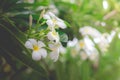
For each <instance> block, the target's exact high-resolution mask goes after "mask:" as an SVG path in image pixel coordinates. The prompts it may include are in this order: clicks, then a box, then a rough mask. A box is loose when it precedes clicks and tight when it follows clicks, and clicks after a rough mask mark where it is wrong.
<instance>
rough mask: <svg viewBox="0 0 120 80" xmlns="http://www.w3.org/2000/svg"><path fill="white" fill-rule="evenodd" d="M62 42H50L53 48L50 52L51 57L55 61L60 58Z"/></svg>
mask: <svg viewBox="0 0 120 80" xmlns="http://www.w3.org/2000/svg"><path fill="white" fill-rule="evenodd" d="M60 46H61V44H60V43H53V44H49V47H50V49H51V50H52V51H51V52H50V58H51V59H52V60H53V61H54V62H55V61H57V60H58V58H59V52H60Z"/></svg>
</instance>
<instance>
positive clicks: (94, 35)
mask: <svg viewBox="0 0 120 80" xmlns="http://www.w3.org/2000/svg"><path fill="white" fill-rule="evenodd" d="M79 32H80V33H81V34H82V35H83V36H86V35H89V36H91V37H92V38H97V37H100V36H101V33H100V32H99V31H98V30H97V29H95V28H92V27H90V26H85V27H82V28H80V29H79Z"/></svg>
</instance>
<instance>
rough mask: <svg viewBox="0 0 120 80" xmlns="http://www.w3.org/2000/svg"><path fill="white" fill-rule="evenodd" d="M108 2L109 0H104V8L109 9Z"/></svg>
mask: <svg viewBox="0 0 120 80" xmlns="http://www.w3.org/2000/svg"><path fill="white" fill-rule="evenodd" d="M108 6H109V5H108V2H107V0H103V8H104V9H108Z"/></svg>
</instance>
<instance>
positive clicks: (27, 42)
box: [25, 41, 33, 49]
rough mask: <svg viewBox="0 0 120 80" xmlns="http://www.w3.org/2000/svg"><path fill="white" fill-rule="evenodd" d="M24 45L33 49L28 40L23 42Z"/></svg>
mask: <svg viewBox="0 0 120 80" xmlns="http://www.w3.org/2000/svg"><path fill="white" fill-rule="evenodd" d="M25 47H26V48H29V49H33V45H32V43H31V42H30V41H26V42H25Z"/></svg>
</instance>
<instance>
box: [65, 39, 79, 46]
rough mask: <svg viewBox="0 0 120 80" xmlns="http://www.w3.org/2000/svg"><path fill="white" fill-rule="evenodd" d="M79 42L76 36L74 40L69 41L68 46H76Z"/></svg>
mask: <svg viewBox="0 0 120 80" xmlns="http://www.w3.org/2000/svg"><path fill="white" fill-rule="evenodd" d="M77 43H78V39H77V38H74V39H73V40H72V41H68V42H67V46H68V47H73V46H75V45H76V44H77Z"/></svg>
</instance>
